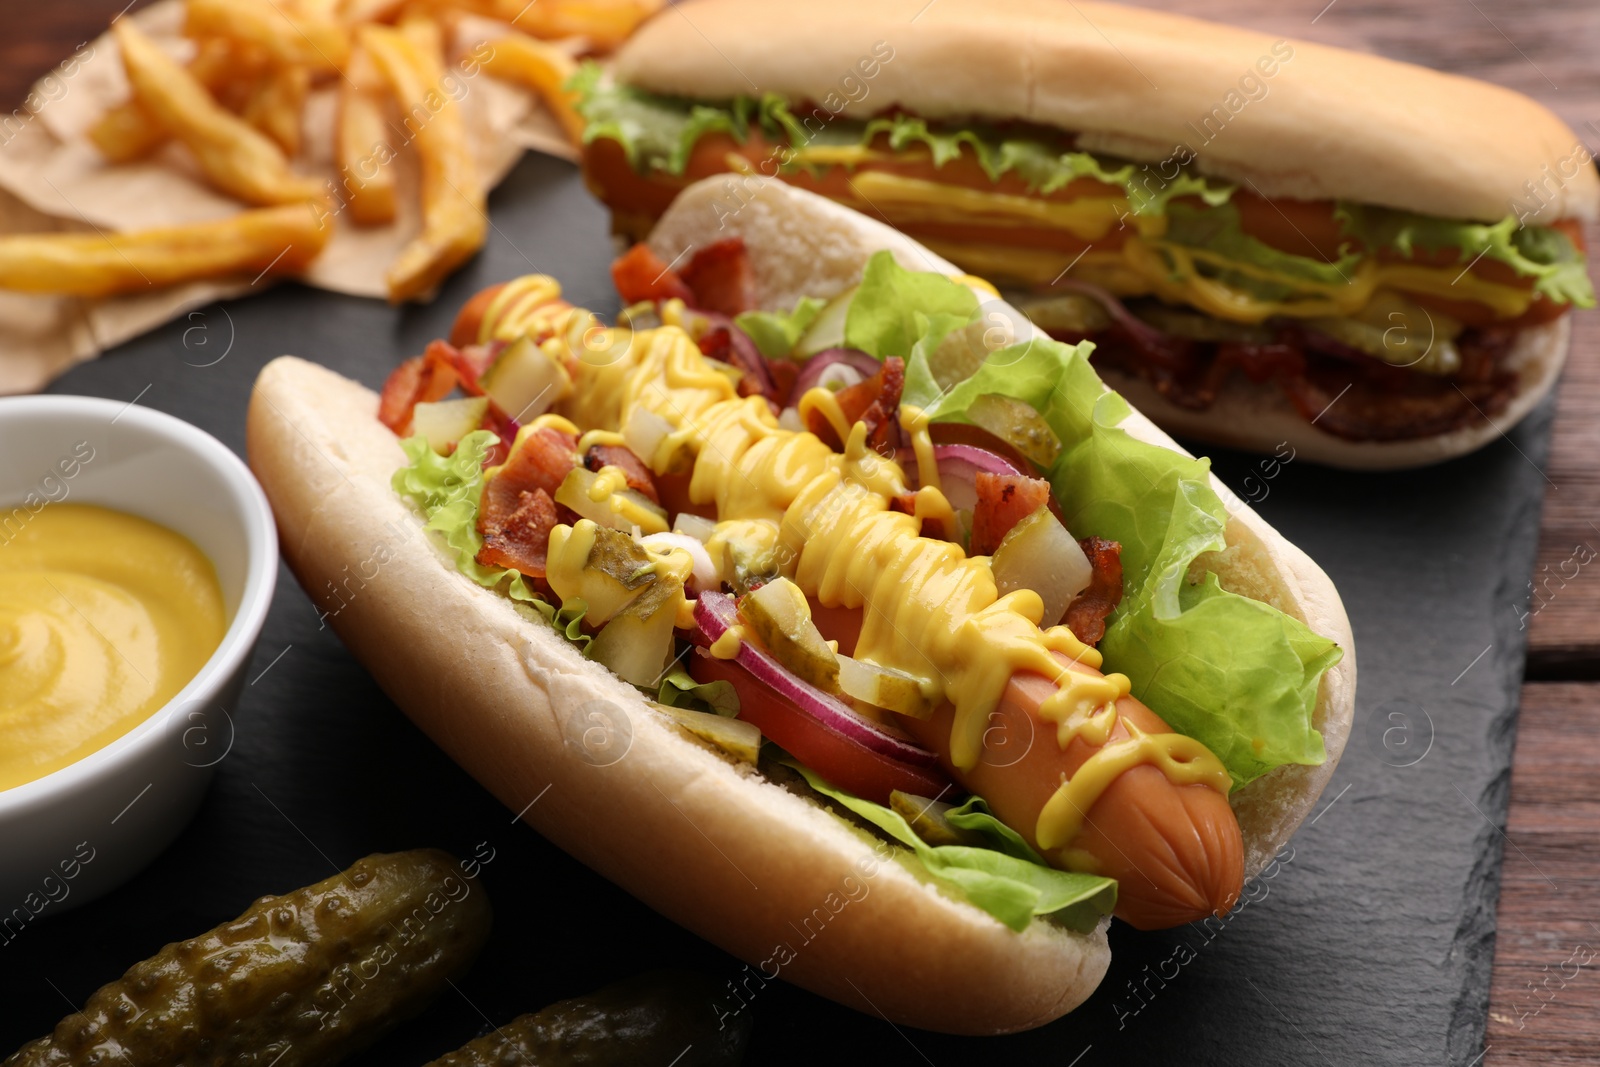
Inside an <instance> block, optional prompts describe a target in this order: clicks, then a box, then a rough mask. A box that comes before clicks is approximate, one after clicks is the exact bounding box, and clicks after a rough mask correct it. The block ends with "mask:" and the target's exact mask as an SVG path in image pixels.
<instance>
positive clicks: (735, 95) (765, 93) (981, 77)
mask: <svg viewBox="0 0 1600 1067" xmlns="http://www.w3.org/2000/svg"><path fill="white" fill-rule="evenodd" d="M923 3H924V0H885V2H882V3H877V4H873V5H869V6H865V7H864V6H863V5H861V4H859V3H856V2H854V0H818V2H817V3H814V4H812V5H810V6H809V7H808V8H807V17H806V18H805V19H804V20H803V21H798V22H797V21H796V20H795V19H794V18H793V16H792V12H791V11H790V9H789V6H788V5H786V4H780V3H775V2H768V3H763V2H760V0H754V2H752V0H691V2H690V3H688V4H687V5H685V6H683V7H682V8H681V11H673V12H667V13H664V14H662V15H659V16H657V17H656V18H655V19H653V20H651V21H650V22H649V23H648V24H646V25H645V26H644V27H642V29H641V31H640V32H639V33H638V34H637V35H636V36H635V37H634V38H633V39H632V40H630V41H629V42H628V44H627V45H626V46H625V47H623V48H622V49H621V50H620V51H619V52H618V54H617V56H616V59H615V62H614V63H613V64H611V65H610V66H609V67H608V68H607V69H606V70H605V71H602V70H601V68H600V67H598V66H594V65H590V66H588V67H586V68H585V72H584V73H583V74H582V75H581V76H580V78H579V85H580V87H581V93H580V102H579V104H578V107H579V110H580V111H581V112H582V113H583V114H584V117H585V119H586V122H587V125H586V128H585V132H584V155H583V167H584V175H585V178H586V180H587V183H588V185H589V187H590V189H591V190H592V191H593V192H594V193H595V195H596V196H598V197H599V198H600V199H601V200H603V201H604V202H605V203H606V205H607V206H608V207H610V208H611V211H612V223H613V228H614V229H615V230H617V231H618V232H619V233H622V234H626V235H628V236H630V237H632V238H635V239H636V238H638V237H639V236H641V235H642V234H643V233H644V232H646V231H647V230H648V228H649V226H650V225H651V223H652V222H653V221H654V219H655V218H656V217H658V216H659V215H660V213H661V212H662V211H663V210H664V209H665V208H666V206H667V205H668V204H669V203H671V202H672V198H673V196H674V194H675V193H676V192H677V191H678V190H679V189H681V188H683V187H684V186H685V185H688V184H690V183H691V182H694V181H696V180H700V179H705V178H707V177H709V176H718V177H719V180H720V181H721V187H722V190H723V195H722V197H721V198H720V199H718V200H717V201H715V202H713V203H712V204H711V205H709V207H710V209H711V210H713V211H714V212H716V214H717V215H718V217H719V219H720V218H723V217H726V216H729V215H735V214H737V213H738V212H740V211H742V210H743V209H744V205H745V203H746V202H748V201H749V200H750V199H751V198H752V197H755V196H759V195H760V193H759V190H760V189H761V188H762V187H763V186H765V185H767V184H770V183H772V182H774V181H782V182H788V183H793V184H795V185H797V186H799V187H800V188H804V189H808V190H811V191H814V192H817V193H820V194H822V195H824V196H828V197H830V198H832V199H834V200H836V201H838V202H840V203H844V204H848V205H850V206H852V207H854V208H856V209H857V210H860V211H863V212H866V213H868V214H870V215H872V216H873V217H875V218H881V219H883V220H884V221H886V222H888V223H889V224H890V225H893V226H896V227H899V228H901V229H903V230H904V231H905V232H906V233H908V234H911V235H912V236H914V237H916V238H918V239H919V240H922V241H924V242H926V243H927V245H928V246H929V247H930V248H932V249H934V250H935V251H937V252H939V253H940V254H941V255H944V256H947V257H948V258H949V259H950V260H951V261H953V262H955V263H957V264H959V265H961V266H962V268H963V269H965V270H969V271H973V272H975V273H978V274H982V275H984V276H985V277H987V278H989V279H990V280H991V281H994V282H996V283H997V284H1002V285H1008V286H1011V287H1012V291H1014V292H1015V293H1016V294H1017V296H1016V297H1015V298H1014V301H1013V302H1014V303H1015V304H1016V305H1017V306H1018V307H1019V308H1021V309H1022V310H1023V311H1024V312H1025V313H1027V314H1029V315H1030V317H1032V318H1033V319H1034V321H1036V322H1038V323H1039V325H1040V326H1042V327H1044V328H1045V329H1047V330H1049V331H1051V332H1052V333H1053V334H1055V335H1058V336H1061V337H1063V338H1066V339H1069V340H1077V339H1080V338H1083V337H1089V338H1091V339H1093V340H1095V341H1096V342H1097V343H1098V345H1099V348H1098V351H1097V355H1096V361H1097V363H1098V364H1099V366H1100V369H1101V371H1102V373H1103V374H1104V375H1105V376H1106V378H1107V381H1108V382H1110V383H1111V384H1112V385H1113V386H1114V387H1115V388H1117V389H1118V390H1119V391H1122V392H1124V393H1125V394H1126V395H1128V397H1129V398H1130V400H1132V401H1133V402H1134V403H1136V404H1137V405H1138V406H1139V408H1140V409H1141V410H1142V411H1144V412H1145V413H1146V414H1148V415H1149V416H1150V417H1151V418H1152V419H1154V420H1155V421H1156V422H1157V423H1159V424H1160V425H1161V426H1163V427H1164V428H1167V429H1169V430H1172V431H1173V432H1175V433H1182V434H1184V435H1186V436H1192V437H1195V438H1197V439H1200V440H1206V441H1211V442H1214V443H1218V444H1225V445H1229V446H1233V447H1242V448H1248V449H1253V450H1257V451H1262V452H1274V451H1276V450H1277V449H1278V448H1279V447H1280V443H1281V444H1282V447H1285V448H1288V447H1292V448H1293V449H1294V450H1295V454H1296V455H1297V456H1298V457H1299V458H1302V459H1311V460H1312V461H1314V462H1325V463H1330V464H1334V465H1337V466H1347V467H1358V468H1365V467H1406V466H1418V465H1421V464H1424V463H1429V462H1437V461H1439V460H1441V459H1445V458H1448V457H1450V456H1454V455H1461V454H1463V453H1466V452H1470V451H1472V450H1474V449H1476V448H1480V447H1482V446H1483V445H1485V444H1487V443H1489V442H1492V441H1494V440H1495V439H1496V438H1497V437H1498V435H1499V432H1500V431H1501V430H1503V429H1505V428H1506V427H1508V426H1509V425H1512V424H1514V423H1515V422H1517V421H1518V420H1519V419H1521V418H1522V417H1524V416H1525V415H1526V414H1527V413H1528V412H1529V411H1531V410H1532V409H1533V407H1534V406H1535V405H1536V404H1537V403H1538V401H1539V398H1540V397H1542V396H1543V395H1544V394H1545V393H1546V392H1547V391H1548V390H1549V389H1550V388H1552V386H1553V385H1554V383H1555V381H1556V379H1557V376H1558V374H1559V371H1560V368H1561V364H1562V362H1563V360H1564V359H1565V355H1566V351H1567V347H1568V338H1569V335H1570V319H1568V318H1567V317H1566V316H1567V313H1568V312H1569V311H1571V310H1572V309H1574V308H1586V307H1593V306H1594V293H1593V290H1592V288H1591V286H1590V283H1589V281H1588V279H1587V277H1586V271H1585V263H1584V259H1585V249H1584V239H1583V233H1582V229H1583V225H1584V224H1585V223H1592V222H1593V221H1595V219H1596V218H1597V217H1600V181H1597V179H1596V175H1595V171H1594V168H1593V166H1592V165H1591V164H1592V162H1593V159H1594V157H1593V154H1592V153H1591V152H1590V150H1589V149H1588V148H1587V147H1586V146H1585V145H1584V143H1583V140H1582V139H1581V138H1580V137H1579V136H1578V134H1577V133H1575V132H1574V131H1573V130H1572V129H1570V128H1569V127H1568V126H1567V125H1566V124H1565V123H1564V122H1563V121H1562V120H1561V119H1560V118H1558V117H1557V116H1556V115H1554V114H1552V113H1551V111H1550V110H1548V109H1547V108H1546V107H1544V106H1542V105H1541V104H1539V103H1537V102H1536V101H1534V100H1531V99H1529V98H1527V97H1525V96H1522V95H1520V94H1518V93H1514V92H1512V91H1510V90H1508V89H1506V88H1503V87H1501V86H1498V85H1490V84H1485V83H1483V82H1479V81H1474V80H1470V79H1466V78H1461V77H1456V76H1451V75H1446V74H1441V73H1438V72H1436V71H1431V70H1427V69H1424V68H1422V67H1417V66H1412V65H1409V64H1405V63H1399V62H1394V61H1392V60H1389V59H1386V58H1383V57H1382V56H1380V55H1371V54H1365V53H1354V52H1348V51H1344V50H1341V49H1337V48H1330V47H1326V46H1323V45H1318V44H1314V43H1311V42H1307V41H1299V40H1290V39H1285V38H1275V37H1274V36H1273V35H1269V34H1264V33H1259V32H1254V31H1251V30H1246V29H1236V28H1233V27H1228V26H1220V25H1215V24H1212V23H1208V22H1203V21H1200V20H1198V19H1194V18H1188V17H1184V16H1181V15H1177V14H1172V13H1167V12H1160V11H1151V10H1147V9H1143V8H1140V7H1133V6H1123V5H1119V4H1100V3H1097V2H1094V0H1088V2H1086V3H1073V4H1059V3H1041V2H1039V0H945V2H941V3H939V4H937V5H935V6H934V7H932V8H928V9H924V8H923ZM779 41H781V42H782V46H781V47H778V48H776V49H775V43H776V42H779ZM775 52H776V53H781V55H779V56H778V57H777V58H774V56H775ZM1153 67H1162V68H1167V69H1170V70H1172V71H1173V72H1174V73H1173V75H1172V77H1170V78H1169V79H1167V82H1166V83H1164V84H1161V85H1159V87H1158V85H1157V83H1158V82H1160V81H1161V79H1159V78H1143V77H1140V76H1138V74H1137V73H1136V72H1138V71H1143V70H1147V69H1150V68H1153ZM1130 74H1132V75H1133V76H1132V77H1130ZM1336 397H1337V398H1338V399H1339V402H1338V403H1337V404H1335V403H1333V401H1334V400H1335V398H1336ZM1281 454H1282V453H1280V456H1281Z"/></svg>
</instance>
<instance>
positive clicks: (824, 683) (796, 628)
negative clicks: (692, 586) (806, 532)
mask: <svg viewBox="0 0 1600 1067" xmlns="http://www.w3.org/2000/svg"><path fill="white" fill-rule="evenodd" d="M739 617H740V618H741V619H743V620H744V623H745V625H746V626H749V627H750V629H751V630H752V631H753V632H754V633H755V635H756V637H757V638H758V639H760V641H761V644H762V646H763V647H765V648H766V650H767V651H768V652H771V653H772V655H773V657H774V658H775V659H777V661H778V662H779V663H781V664H783V665H784V666H785V667H787V668H788V669H789V670H790V671H793V672H794V673H795V674H796V675H797V676H798V677H800V678H801V679H802V680H803V681H806V682H810V683H811V684H812V685H814V686H816V687H817V688H818V689H821V690H823V691H824V692H828V693H837V692H838V691H839V657H838V655H837V654H836V653H835V652H834V651H833V649H832V648H829V647H828V643H827V642H826V641H824V640H823V639H822V634H821V632H819V631H818V630H817V625H816V623H814V622H812V621H811V605H810V604H808V603H807V602H806V595H805V594H804V593H802V592H801V591H800V587H799V586H798V585H795V584H794V583H793V582H791V581H790V580H789V579H787V578H774V579H773V580H772V581H770V582H768V583H767V584H765V585H763V586H762V587H761V588H760V589H757V590H755V591H754V592H752V593H746V594H745V595H744V596H743V597H741V598H740V600H739Z"/></svg>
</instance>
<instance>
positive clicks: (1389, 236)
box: [1337, 203, 1595, 308]
mask: <svg viewBox="0 0 1600 1067" xmlns="http://www.w3.org/2000/svg"><path fill="white" fill-rule="evenodd" d="M1337 217H1338V219H1339V221H1340V223H1341V224H1342V225H1343V227H1344V232H1345V233H1347V234H1349V235H1350V236H1352V237H1356V238H1359V239H1360V240H1361V242H1362V243H1363V244H1365V245H1366V246H1367V247H1368V248H1372V249H1379V248H1387V249H1391V250H1393V251H1394V252H1397V253H1399V254H1400V255H1402V256H1410V255H1412V254H1413V253H1414V252H1416V251H1417V250H1421V251H1425V252H1433V251H1438V250H1440V249H1453V250H1456V251H1457V253H1458V256H1459V259H1460V261H1461V262H1462V263H1463V264H1466V263H1471V262H1473V261H1475V260H1477V259H1478V258H1479V257H1480V256H1481V257H1483V258H1485V259H1493V260H1498V261H1499V262H1501V263H1504V264H1506V265H1507V266H1509V267H1511V269H1512V270H1514V271H1516V272H1517V273H1518V274H1519V275H1521V276H1522V277H1524V278H1533V279H1534V284H1533V291H1534V292H1536V293H1539V294H1541V295H1543V296H1547V297H1549V298H1550V299H1551V300H1553V301H1555V302H1556V303H1558V304H1572V305H1574V306H1576V307H1582V308H1589V307H1594V306H1595V299H1594V287H1593V286H1592V285H1591V284H1590V282H1589V272H1588V267H1587V265H1586V264H1585V261H1584V256H1583V253H1582V252H1579V251H1578V249H1577V248H1576V247H1575V246H1574V245H1573V243H1572V241H1571V240H1570V239H1569V238H1568V237H1567V235H1566V234H1564V233H1562V232H1561V231H1560V230H1556V229H1552V228H1551V227H1549V226H1523V225H1521V224H1520V223H1518V221H1517V217H1516V216H1515V215H1507V216H1506V217H1505V218H1503V219H1501V220H1500V221H1499V222H1496V223H1493V224H1488V223H1481V222H1453V221H1451V220H1450V219H1441V218H1435V217H1433V216H1431V215H1419V214H1416V213H1415V212H1410V211H1399V210H1396V209H1394V208H1382V207H1368V206H1364V205H1361V204H1348V203H1341V204H1340V205H1339V208H1338V212H1337Z"/></svg>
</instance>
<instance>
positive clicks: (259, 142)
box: [0, 0, 664, 302]
mask: <svg viewBox="0 0 1600 1067" xmlns="http://www.w3.org/2000/svg"><path fill="white" fill-rule="evenodd" d="M663 3H664V0H186V4H185V6H186V14H185V26H184V33H185V34H186V36H188V37H189V38H191V39H192V40H193V41H194V54H193V58H191V59H190V60H189V62H188V64H187V65H184V64H181V63H179V62H177V61H175V60H174V59H172V58H171V57H170V56H169V55H168V54H167V53H166V52H165V51H164V50H163V49H161V48H160V47H159V46H158V45H156V44H155V42H153V41H152V40H151V39H150V38H149V37H148V36H146V35H145V34H144V33H143V32H142V31H141V30H140V29H139V28H138V27H137V26H136V25H135V24H134V23H133V22H132V20H129V19H119V20H117V21H116V22H115V23H114V25H113V26H112V35H113V37H114V38H115V39H116V42H117V45H118V47H119V49H120V51H121V57H122V64H123V67H124V69H125V70H126V72H127V76H128V84H129V86H130V88H131V94H130V96H129V99H128V100H127V101H126V102H124V103H122V104H120V105H119V106H117V107H114V108H112V109H111V110H110V111H108V112H106V113H105V114H104V115H103V116H102V117H101V118H100V119H99V121H98V122H96V123H95V124H94V125H93V126H92V127H91V128H90V130H89V131H88V136H89V139H90V141H92V142H93V144H94V146H95V147H96V148H97V149H98V150H99V152H100V153H101V155H103V156H104V157H105V159H106V160H107V161H108V162H109V163H111V164H126V163H132V162H134V161H137V160H142V159H145V158H147V157H149V156H150V155H151V154H152V153H155V152H156V151H158V150H160V149H162V148H163V146H165V145H167V144H169V143H176V144H179V145H181V146H182V150H183V151H184V152H185V153H186V154H187V155H188V156H189V157H190V158H191V159H192V161H193V163H194V166H195V169H196V171H197V172H198V173H199V174H200V175H201V176H202V177H203V179H204V180H205V181H206V182H207V183H208V184H209V185H211V186H212V187H213V188H215V189H217V190H218V191H220V192H222V193H225V194H226V195H228V196H230V197H232V198H233V199H235V200H238V201H240V202H241V203H242V204H244V205H247V206H248V207H247V209H246V210H241V211H240V212H239V213H238V214H237V215H234V216H231V217H229V218H225V219H222V220H219V221H214V222H205V223H196V224H191V225H185V226H171V227H163V228H159V229H151V230H142V231H130V232H125V233H94V234H47V235H31V234H27V235H13V236H6V237H0V288H4V289H14V290H19V291H24V292H35V293H57V294H68V295H73V296H82V297H103V296H109V295H114V294H118V293H130V292H139V291H143V290H148V289H151V288H154V287H160V286H168V285H175V284H178V283H180V282H185V281H190V280H193V279H198V278H215V277H224V276H246V277H248V276H251V275H256V276H258V277H260V276H265V275H268V274H287V275H293V274H297V273H299V272H301V271H304V270H305V269H306V268H307V267H308V266H309V265H310V264H311V262H312V261H313V260H314V259H316V257H317V256H318V254H320V253H321V251H322V249H323V247H324V246H325V245H326V244H327V242H328V239H329V237H330V236H331V232H332V229H333V226H334V225H336V224H339V223H344V222H347V223H348V224H351V225H356V226H387V225H392V224H393V223H394V222H395V220H396V218H397V216H398V213H399V204H398V192H397V189H396V184H395V166H394V164H395V161H396V159H397V158H398V157H399V155H400V154H401V153H404V152H413V153H415V157H416V160H417V163H418V169H419V171H420V174H421V181H420V183H419V196H420V198H421V216H422V230H421V233H419V234H418V235H417V236H416V237H415V238H414V239H413V240H412V241H411V242H410V243H409V244H407V245H406V247H405V248H404V249H403V250H402V251H401V253H400V254H399V256H398V257H397V258H396V259H395V261H394V262H393V263H392V264H391V266H390V268H389V271H388V274H387V286H388V292H389V299H390V300H391V301H394V302H399V301H404V300H417V299H421V298H424V297H426V296H427V295H429V294H430V293H432V292H433V291H434V289H435V288H436V287H437V286H438V284H439V282H440V281H442V280H443V279H444V278H446V277H448V276H449V274H450V273H451V272H452V271H454V270H455V269H456V268H457V267H459V266H460V265H461V264H462V263H463V262H464V261H466V260H467V259H468V258H470V257H471V256H472V255H473V254H474V253H475V252H477V250H478V249H479V248H480V247H482V245H483V242H484V238H485V236H486V233H487V230H488V225H489V220H488V215H487V213H486V210H485V197H486V193H487V190H486V188H485V183H484V180H483V177H482V176H481V175H480V174H478V172H477V166H476V164H475V162H474V160H473V158H472V153H471V151H470V148H469V145H468V142H467V134H466V129H465V127H464V125H463V122H462V116H461V113H460V110H459V107H458V103H457V101H458V99H459V95H460V92H461V76H462V74H466V75H467V76H472V75H476V74H477V73H478V72H479V71H480V70H481V71H482V72H484V73H486V74H488V75H490V76H491V77H495V78H499V79H502V80H505V81H508V82H511V83H513V84H516V85H520V86H522V87H524V88H526V89H529V90H531V91H532V92H534V93H535V94H537V95H538V97H539V98H540V99H541V100H543V101H544V103H545V105H546V106H547V107H548V108H549V109H550V111H551V113H552V114H553V115H554V116H555V117H556V119H557V121H558V122H559V123H560V125H561V128H562V130H563V131H564V132H565V133H566V134H567V136H569V137H570V138H572V139H573V141H574V142H576V141H577V140H578V138H579V137H580V136H581V134H582V131H583V120H582V119H581V118H580V117H579V116H578V114H577V112H576V111H575V110H574V108H573V102H572V100H571V98H570V95H569V93H568V91H567V90H566V88H565V86H566V85H567V83H568V80H569V79H570V78H571V76H572V75H573V73H574V72H575V71H576V64H575V60H574V59H573V58H572V52H571V51H569V50H566V49H562V48H558V47H555V46H553V45H551V44H548V43H546V42H547V41H549V40H553V39H564V38H571V37H581V38H583V39H584V42H585V43H584V46H583V50H584V51H587V52H590V53H603V52H607V51H610V50H611V49H613V48H615V47H616V46H617V45H619V44H621V43H622V41H624V40H625V39H626V38H627V37H628V35H629V34H631V33H632V32H633V30H634V28H635V27H637V26H638V25H639V23H641V22H643V21H644V19H646V18H647V17H649V16H650V15H651V14H653V13H654V12H655V11H656V10H657V9H658V8H659V7H661V6H662V4H663ZM467 14H473V15H481V16H487V17H489V18H494V19H497V20H499V21H501V22H503V23H504V24H505V25H506V27H507V28H506V29H505V31H504V33H503V34H502V35H501V36H499V37H497V38H495V39H493V40H491V41H487V42H484V43H481V44H479V45H478V47H476V48H475V49H473V50H472V52H471V53H470V55H468V56H466V57H464V58H463V59H462V60H461V61H460V62H459V63H458V64H452V63H451V62H450V61H449V56H448V54H447V48H448V46H449V45H450V43H451V41H452V39H453V38H454V36H455V33H454V31H455V27H456V24H457V23H458V22H459V20H460V19H461V17H462V16H463V15H467ZM324 85H335V86H336V87H337V92H338V101H339V103H338V109H337V119H336V122H335V132H334V142H335V143H334V145H333V157H334V160H335V165H336V170H337V178H336V180H335V182H334V183H332V184H331V185H330V183H328V182H326V181H320V180H317V179H314V178H311V177H309V176H306V175H303V174H300V173H297V172H296V170H295V167H294V163H293V161H294V159H295V157H297V156H299V155H301V154H302V152H303V149H304V147H305V146H304V145H303V144H302V140H303V133H302V115H303V112H304V108H305V103H306V99H307V97H308V95H309V94H310V93H311V91H312V89H313V88H316V87H319V86H324ZM397 145H398V147H397Z"/></svg>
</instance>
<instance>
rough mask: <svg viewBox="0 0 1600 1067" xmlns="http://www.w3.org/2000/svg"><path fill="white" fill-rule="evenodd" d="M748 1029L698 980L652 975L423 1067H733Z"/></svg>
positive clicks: (738, 1009) (520, 1021) (561, 1006)
mask: <svg viewBox="0 0 1600 1067" xmlns="http://www.w3.org/2000/svg"><path fill="white" fill-rule="evenodd" d="M753 1025H754V1017H753V1016H752V1015H751V1012H750V1009H749V1008H744V1007H743V1006H742V1002H740V1001H738V1000H735V999H733V998H731V997H727V996H725V995H724V990H723V988H722V987H720V986H718V985H717V984H716V983H715V982H713V981H712V980H711V979H709V978H707V977H705V976H704V975H700V974H695V973H693V972H688V971H653V972H650V973H648V974H641V975H638V976H636V977H634V978H629V979H627V980H625V981H622V982H618V983H616V984H615V985H609V986H606V987H605V988H604V989H601V990H598V991H596V992H594V993H590V994H589V995H587V996H583V997H577V998H575V999H573V1000H563V1001H560V1002H558V1003H556V1004H552V1005H550V1006H549V1007H548V1008H545V1009H544V1010H543V1011H540V1012H537V1013H535V1014H532V1015H523V1016H519V1017H518V1018H516V1019H513V1020H512V1021H511V1022H509V1023H507V1024H506V1025H504V1026H502V1027H499V1028H498V1029H496V1030H495V1031H494V1032H493V1033H491V1034H485V1035H484V1036H483V1037H480V1038H478V1039H477V1040H476V1041H472V1042H470V1043H468V1044H467V1045H465V1046H464V1047H462V1048H460V1049H458V1050H456V1051H455V1052H452V1053H449V1054H448V1055H445V1056H441V1057H439V1058H438V1059H436V1060H434V1061H433V1062H432V1063H430V1064H428V1065H427V1067H578V1065H580V1064H581V1065H583V1067H637V1065H638V1064H662V1065H665V1064H672V1065H673V1067H733V1065H735V1064H738V1063H740V1062H741V1061H743V1059H744V1050H745V1046H747V1045H748V1044H749V1043H750V1031H751V1029H752V1027H753Z"/></svg>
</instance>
